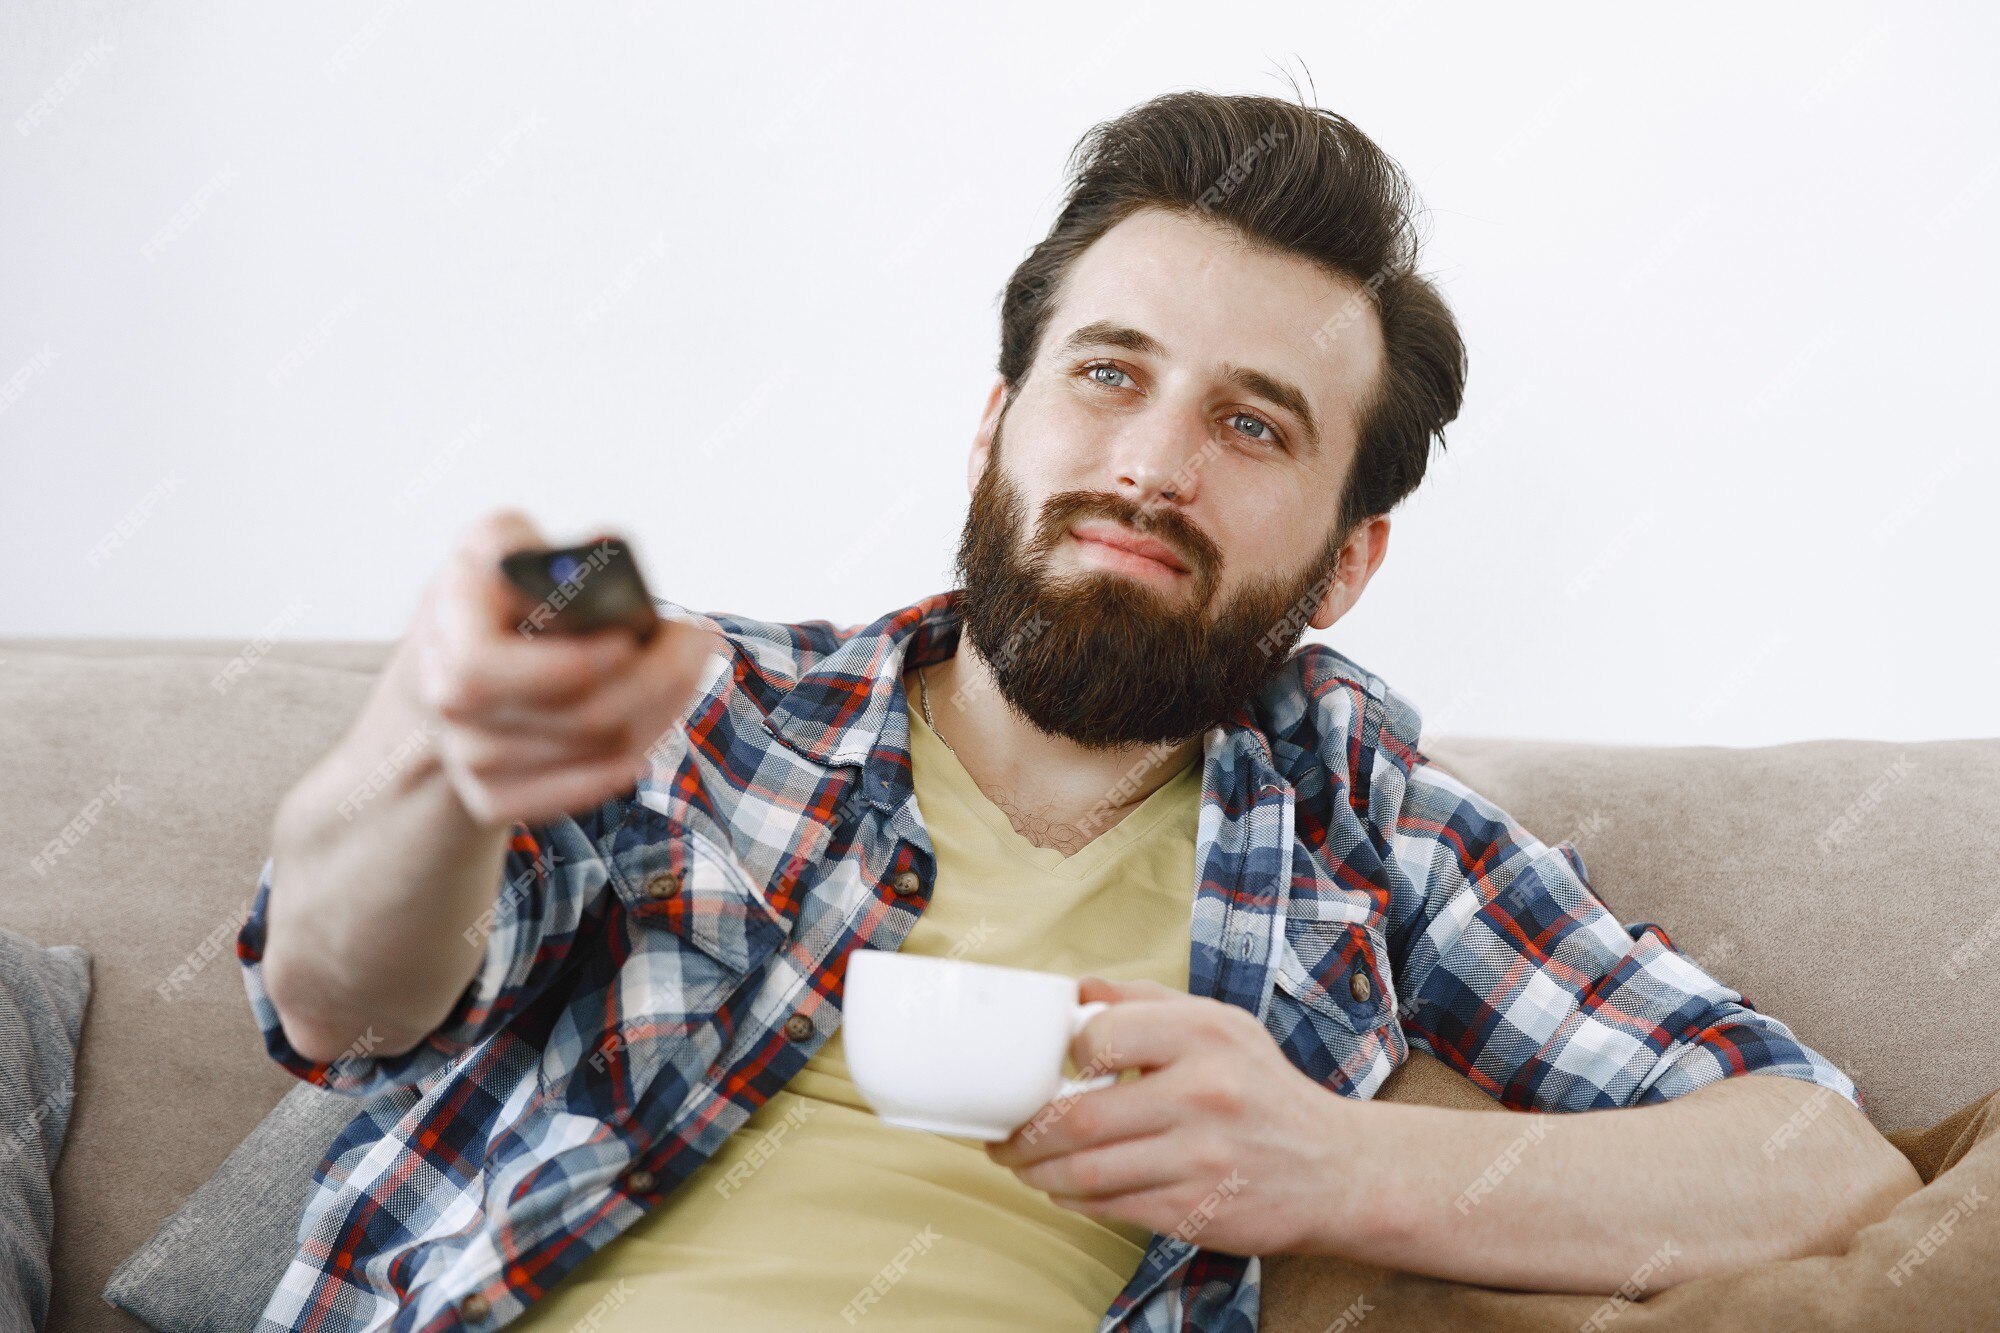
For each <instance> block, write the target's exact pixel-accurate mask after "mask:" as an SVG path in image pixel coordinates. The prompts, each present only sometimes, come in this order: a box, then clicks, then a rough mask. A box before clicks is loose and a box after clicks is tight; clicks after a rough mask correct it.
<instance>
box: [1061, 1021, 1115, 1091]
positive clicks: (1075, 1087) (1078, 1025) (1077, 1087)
mask: <svg viewBox="0 0 2000 1333" xmlns="http://www.w3.org/2000/svg"><path fill="white" fill-rule="evenodd" d="M1110 1007H1111V1004H1110V1002H1109V1001H1106V1000H1091V1001H1089V1002H1087V1003H1085V1004H1080V1005H1078V1006H1077V1007H1076V1008H1075V1009H1074V1010H1073V1011H1072V1012H1071V1013H1070V1019H1069V1035H1070V1036H1071V1037H1072V1038H1074V1037H1075V1036H1076V1034H1077V1033H1079V1032H1081V1031H1083V1025H1084V1024H1086V1023H1088V1022H1089V1021H1090V1020H1091V1019H1093V1018H1095V1017H1097V1015H1099V1014H1101V1013H1103V1012H1104V1011H1105V1010H1106V1009H1109V1008H1110ZM1117 1081H1118V1071H1117V1070H1115V1069H1114V1070H1112V1071H1111V1072H1110V1073H1108V1074H1095V1075H1093V1076H1091V1077H1090V1078H1083V1079H1077V1078H1066V1079H1064V1080H1063V1081H1062V1084H1061V1086H1060V1087H1058V1088H1057V1089H1056V1095H1055V1097H1054V1098H1051V1099H1050V1100H1052V1101H1053V1100H1056V1099H1068V1098H1071V1097H1081V1096H1082V1095H1083V1094H1084V1093H1086V1092H1094V1091H1096V1090H1097V1089H1098V1088H1108V1087H1110V1086H1111V1085H1112V1084H1113V1083H1116V1082H1117Z"/></svg>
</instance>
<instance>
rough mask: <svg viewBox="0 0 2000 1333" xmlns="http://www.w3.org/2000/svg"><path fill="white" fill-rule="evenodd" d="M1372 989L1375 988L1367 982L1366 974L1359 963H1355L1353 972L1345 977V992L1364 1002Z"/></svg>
mask: <svg viewBox="0 0 2000 1333" xmlns="http://www.w3.org/2000/svg"><path fill="white" fill-rule="evenodd" d="M1374 991H1375V988H1374V987H1373V986H1371V985H1369V984H1368V974H1367V973H1366V972H1363V971H1362V970H1361V965H1360V964H1359V963H1356V964H1355V965H1354V971H1353V973H1352V974H1351V975H1350V976H1349V977H1348V978H1347V993H1348V994H1349V995H1352V996H1353V997H1354V998H1355V999H1356V1000H1358V1001H1360V1002H1361V1003H1363V1004H1365V1003H1367V1001H1368V997H1369V996H1370V995H1372V994H1373V993H1374Z"/></svg>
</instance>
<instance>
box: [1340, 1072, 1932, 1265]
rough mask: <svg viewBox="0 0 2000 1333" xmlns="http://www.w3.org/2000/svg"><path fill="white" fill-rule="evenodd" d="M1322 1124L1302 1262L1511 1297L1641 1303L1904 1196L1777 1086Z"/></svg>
mask: <svg viewBox="0 0 2000 1333" xmlns="http://www.w3.org/2000/svg"><path fill="white" fill-rule="evenodd" d="M1335 1119H1336V1123H1337V1124H1340V1125H1343V1126H1344V1127H1345V1133H1346V1135H1347V1144H1348V1145H1349V1146H1350V1147H1351V1151H1343V1152H1342V1153H1340V1154H1339V1157H1340V1158H1341V1160H1342V1162H1343V1163H1344V1165H1343V1167H1342V1169H1344V1170H1348V1171H1350V1172H1351V1173H1352V1174H1351V1176H1350V1179H1349V1180H1347V1181H1346V1182H1344V1183H1343V1184H1342V1185H1341V1186H1340V1187H1338V1188H1331V1189H1329V1190H1328V1191H1327V1192H1326V1195H1327V1197H1328V1198H1329V1199H1330V1200H1340V1201H1343V1202H1340V1203H1335V1204H1330V1205H1329V1209H1328V1215H1327V1216H1326V1217H1325V1218H1323V1219H1321V1225H1319V1226H1317V1227H1315V1230H1314V1234H1315V1239H1314V1240H1313V1241H1312V1242H1311V1243H1310V1244H1309V1245H1308V1247H1307V1249H1308V1251H1309V1252H1314V1253H1332V1254H1342V1255H1346V1256H1349V1257H1351V1258H1354V1259H1357V1260H1360V1261H1362V1262H1365V1263H1372V1264H1377V1265H1380V1266H1382V1267H1386V1268H1393V1269H1400V1270H1403V1271H1406V1272H1414V1273H1423V1274H1427V1275H1430V1276H1434V1277H1443V1278H1449V1279H1453V1280H1456V1281H1462V1282H1473V1283H1478V1284H1481V1285H1484V1286H1492V1287H1505V1288H1513V1289H1518V1290H1530V1291H1575V1292H1588V1293H1597V1294H1609V1293H1611V1292H1614V1291H1618V1290H1620V1289H1621V1288H1625V1287H1626V1286H1627V1284H1628V1283H1631V1284H1636V1285H1637V1286H1638V1287H1639V1288H1640V1289H1642V1290H1648V1291H1657V1290H1660V1289H1662V1288H1664V1287H1668V1286H1672V1285H1675V1284H1676V1283H1679V1282H1684V1281H1686V1280H1688V1279H1690V1278H1697V1277H1704V1276H1708V1275H1711V1274H1715V1273H1721V1272H1727V1271H1730V1270H1732V1269H1737V1268H1741V1267H1744V1266H1747V1265H1749V1264H1753V1263H1759V1262H1763V1261H1766V1260H1773V1259H1786V1258H1793V1257H1797V1256H1801V1255H1808V1254H1839V1253H1842V1252H1844V1251H1845V1249H1846V1247H1847V1244H1848V1241H1849V1239H1850V1238H1851V1237H1852V1236H1853V1234H1854V1232H1855V1231H1857V1230H1859V1229H1860V1228H1861V1227H1863V1226H1865V1225H1867V1224H1868V1223H1870V1222H1873V1221H1875V1220H1877V1219H1878V1218H1880V1217H1882V1216H1884V1215H1886V1214H1887V1213H1888V1212H1889V1210H1890V1209H1891V1208H1893V1207H1894V1206H1895V1205H1896V1203H1897V1202H1898V1201H1899V1200H1901V1199H1902V1198H1903V1197H1905V1196H1906V1195H1908V1194H1910V1193H1912V1192H1913V1191H1915V1190H1916V1189H1918V1188H1920V1187H1921V1185H1922V1181H1921V1180H1920V1179H1919V1177H1918V1176H1917V1173H1916V1171H1915V1170H1914V1169H1913V1168H1912V1167H1911V1166H1910V1164H1909V1162H1908V1160H1907V1159H1905V1158H1904V1157H1903V1155H1902V1154H1901V1153H1899V1152H1898V1151H1897V1150H1896V1149H1895V1147H1894V1146H1893V1145H1892V1144H1890V1143H1889V1142H1888V1141H1887V1140H1886V1139H1884V1138H1882V1136H1881V1135H1880V1134H1879V1133H1877V1132H1876V1130H1875V1129H1874V1127H1873V1126H1872V1125H1870V1124H1869V1123H1868V1120H1867V1117H1865V1116H1864V1115H1862V1113H1861V1112H1860V1111H1859V1110H1857V1109H1856V1108H1855V1107H1854V1106H1853V1105H1852V1104H1851V1103H1850V1102H1848V1101H1847V1100H1846V1099H1845V1098H1843V1097H1841V1096H1840V1095H1839V1094H1837V1093H1835V1092H1832V1091H1831V1090H1829V1089H1826V1088H1822V1087H1819V1086H1817V1085H1815V1084H1810V1083H1806V1082H1804V1081H1803V1080H1800V1079H1794V1078H1788V1077H1784V1076H1765V1075H1741V1076H1738V1077H1735V1078H1730V1079H1726V1080H1724V1081H1723V1082H1721V1083H1719V1084H1714V1085H1711V1086H1709V1087H1706V1088H1702V1089H1700V1090H1699V1091H1697V1092H1694V1093H1690V1094H1688V1095H1687V1096H1685V1097H1681V1098H1678V1099H1676V1100H1674V1101H1671V1102H1665V1103H1660V1104H1656V1105H1649V1106H1643V1107H1633V1108H1629V1109H1623V1110H1607V1111H1582V1112H1575V1113H1549V1114H1533V1115H1521V1114H1513V1115H1496V1114H1492V1113H1489V1112H1481V1111H1460V1110H1447V1109H1445V1108H1442V1107H1434V1106H1417V1105H1405V1104H1400V1103H1387V1102H1381V1103H1378V1102H1348V1101H1345V1100H1344V1099H1343V1106H1342V1108H1341V1110H1340V1111H1339V1113H1338V1114H1337V1116H1336V1117H1335Z"/></svg>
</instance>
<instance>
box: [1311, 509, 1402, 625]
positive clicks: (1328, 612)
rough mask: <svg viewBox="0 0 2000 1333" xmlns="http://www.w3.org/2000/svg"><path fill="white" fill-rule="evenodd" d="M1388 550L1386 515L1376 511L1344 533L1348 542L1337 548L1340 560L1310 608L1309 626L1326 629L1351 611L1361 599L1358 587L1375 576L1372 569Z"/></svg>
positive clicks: (1363, 585) (1365, 585) (1378, 567)
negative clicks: (1323, 589)
mask: <svg viewBox="0 0 2000 1333" xmlns="http://www.w3.org/2000/svg"><path fill="white" fill-rule="evenodd" d="M1388 554H1389V516H1388V515H1387V514H1377V515H1375V517H1373V518H1371V519H1368V520H1367V521H1365V522H1362V523H1357V524H1356V525H1355V527H1354V531H1353V532H1351V533H1349V534H1348V535H1347V545H1345V546H1343V547H1341V549H1340V563H1339V565H1338V566H1337V567H1336V568H1335V570H1334V575H1333V577H1332V578H1331V579H1330V580H1328V582H1327V585H1326V592H1325V593H1324V594H1323V595H1322V596H1321V597H1320V599H1319V605H1318V606H1316V607H1314V608H1313V614H1312V620H1311V622H1310V623H1311V625H1312V627H1313V628H1314V629H1326V628H1327V627H1328V626H1330V625H1332V624H1333V622H1334V621H1336V620H1338V619H1340V618H1341V617H1342V616H1344V615H1346V614H1347V613H1348V612H1349V611H1352V610H1353V609H1354V604H1355V603H1356V602H1358V601H1360V600H1361V590H1362V589H1364V588H1366V587H1367V586H1368V580H1370V579H1372V578H1374V577H1375V571H1376V570H1378V569H1380V568H1381V567H1382V560H1383V557H1385V556H1387V555H1388Z"/></svg>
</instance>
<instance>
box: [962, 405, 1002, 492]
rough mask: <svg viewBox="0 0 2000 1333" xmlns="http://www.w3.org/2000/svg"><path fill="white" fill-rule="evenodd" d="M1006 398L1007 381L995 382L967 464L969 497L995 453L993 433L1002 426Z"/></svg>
mask: <svg viewBox="0 0 2000 1333" xmlns="http://www.w3.org/2000/svg"><path fill="white" fill-rule="evenodd" d="M1006 398H1007V381H1006V380H1005V379H997V380H995V381H993V391H992V392H991V393H989V394H987V395H986V410H985V411H984V412H982V413H981V414H980V417H979V429H978V430H977V431H975V432H973V436H972V454H971V456H970V457H969V458H967V459H966V463H965V493H966V494H967V495H970V494H972V492H973V491H975V490H977V489H978V488H979V477H980V474H981V473H983V472H985V471H986V460H987V458H988V456H990V455H991V454H992V452H993V432H994V430H995V429H996V428H997V427H998V426H999V424H1000V405H1001V404H1002V403H1003V402H1005V401H1006Z"/></svg>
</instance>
